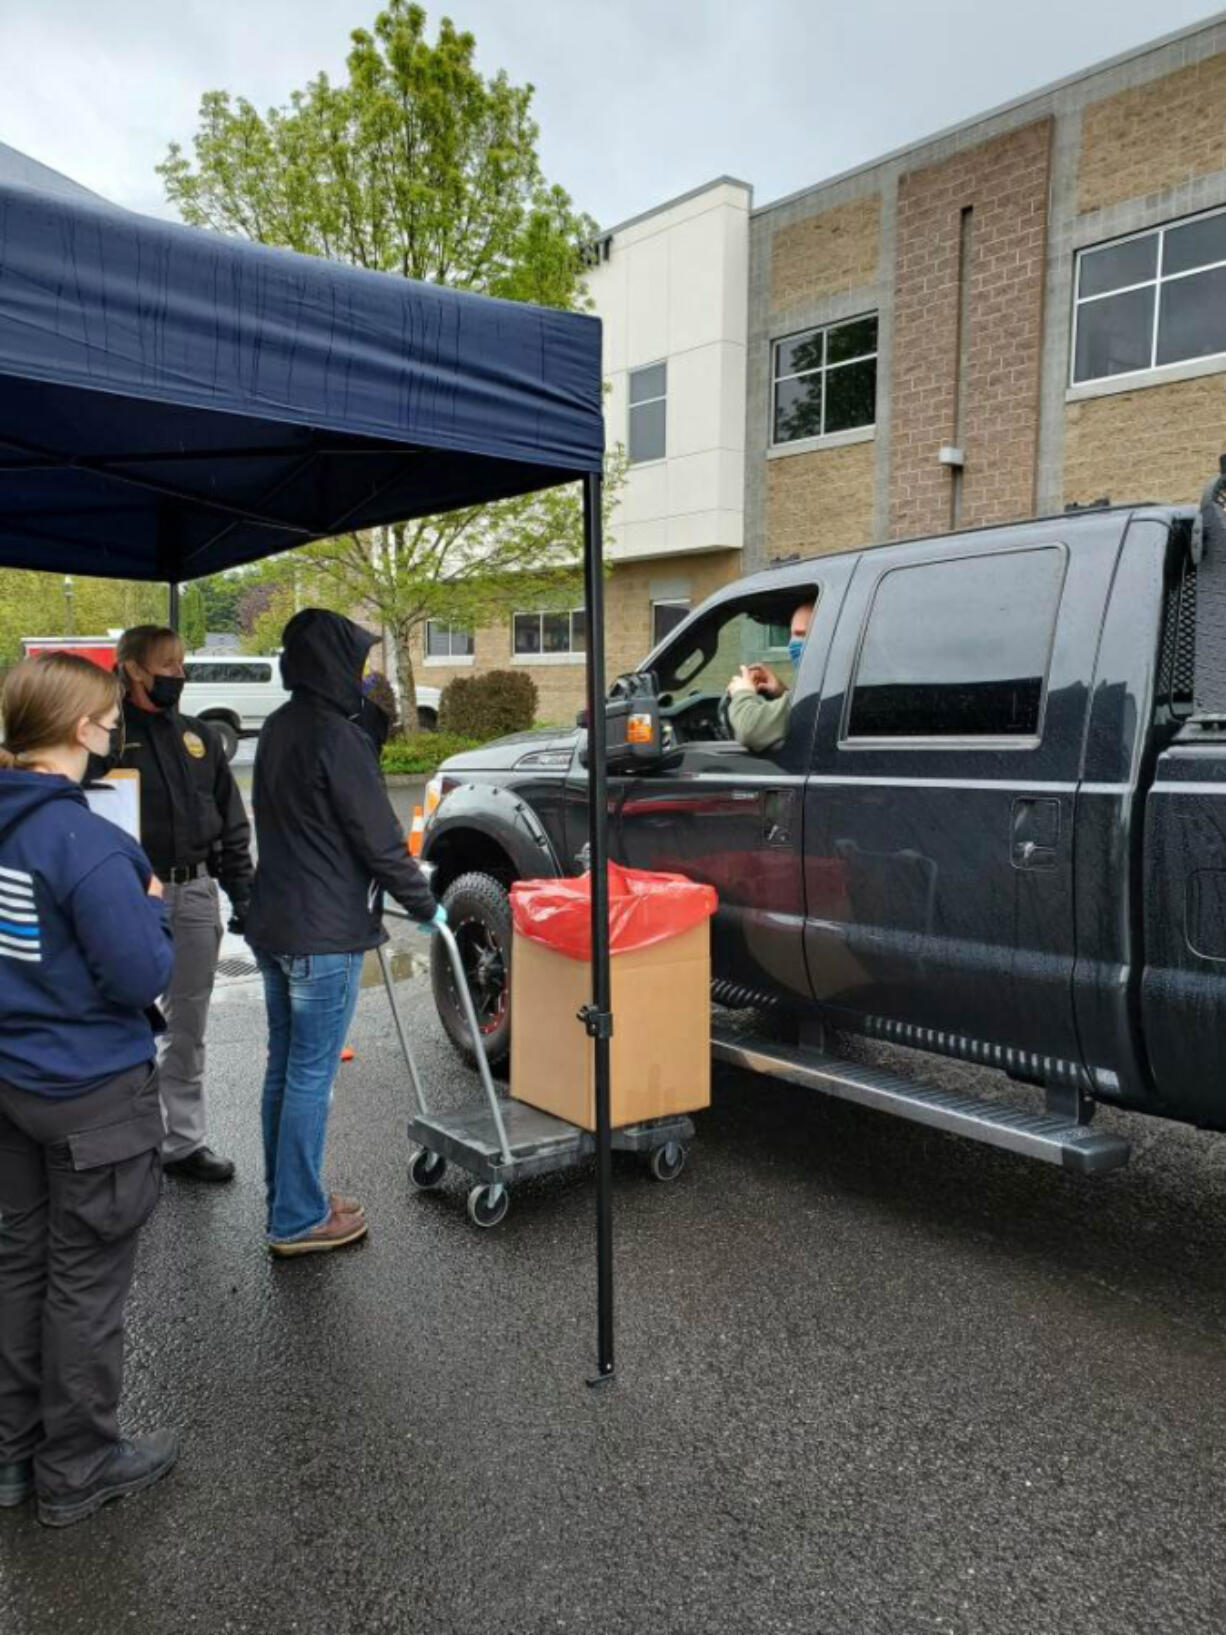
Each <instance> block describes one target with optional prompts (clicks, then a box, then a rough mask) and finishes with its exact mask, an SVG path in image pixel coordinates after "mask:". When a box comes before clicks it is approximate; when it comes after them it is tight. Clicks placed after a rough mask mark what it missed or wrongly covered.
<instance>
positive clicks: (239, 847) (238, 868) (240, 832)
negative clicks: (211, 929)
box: [210, 735, 255, 913]
mask: <svg viewBox="0 0 1226 1635" xmlns="http://www.w3.org/2000/svg"><path fill="white" fill-rule="evenodd" d="M210 736H211V735H210ZM210 748H212V749H213V750H214V752H215V756H216V759H215V761H214V770H213V799H214V800H215V801H216V803H217V810H218V812H219V813H220V815H221V824H222V828H221V838H220V839H219V840H218V842H217V878H218V879H219V880H220V881H221V883H222V885H223V886H224V887H225V892H226V896H227V897H229V899H230V901H231V902H232V903H233V904H234V907H235V909H236V910H237V911H238V912H239V913H241V912H242V911H243V909H244V908H245V907H246V905H247V903H248V902H249V901H250V898H251V877H252V875H253V873H254V872H255V871H254V869H253V868H252V864H251V824H250V823H249V822H248V820H247V809H246V807H245V806H244V805H243V797H242V795H241V793H240V792H239V787H238V785H237V784H236V783H235V781H234V774H233V773H232V772H231V771H230V763H229V761H227V760H226V757H225V752H224V750H223V749H222V747H221V744H220V742H219V741H218V740H217V739H216V738H214V739H213V740H212V743H211V745H210Z"/></svg>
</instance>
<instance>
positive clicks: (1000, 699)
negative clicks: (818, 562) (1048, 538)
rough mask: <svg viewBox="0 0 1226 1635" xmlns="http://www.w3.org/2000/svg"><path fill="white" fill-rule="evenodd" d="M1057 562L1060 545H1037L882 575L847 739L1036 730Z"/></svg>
mask: <svg viewBox="0 0 1226 1635" xmlns="http://www.w3.org/2000/svg"><path fill="white" fill-rule="evenodd" d="M1064 565H1065V553H1064V551H1063V550H1062V549H1061V548H1060V547H1058V546H1047V547H1044V548H1042V549H1040V550H1031V551H998V552H994V553H993V554H992V555H990V556H978V557H964V558H962V559H961V560H954V561H948V562H927V563H921V564H919V565H918V566H916V567H911V568H895V569H893V570H892V571H891V572H889V573H887V574H885V575H884V576H883V577H882V579H881V582H880V583H879V584H878V586H877V590H876V593H875V595H874V597H873V603H872V607H871V609H870V611H869V616H868V624H867V627H866V629H865V632H864V637H863V640H862V642H861V647H860V657H859V661H858V663H857V665H856V676H855V681H854V684H853V688H852V695H851V709H850V713H849V718H848V728H847V736H848V738H850V739H865V738H876V739H880V738H894V739H900V738H901V739H920V738H923V739H933V738H993V739H1002V738H1006V739H1016V738H1030V739H1036V738H1037V737H1038V736H1039V730H1040V722H1041V719H1042V713H1043V712H1042V705H1043V693H1044V689H1045V687H1046V685H1047V670H1048V664H1049V661H1050V658H1051V649H1052V641H1053V638H1054V635H1055V628H1056V613H1057V610H1058V609H1059V606H1060V592H1061V590H1062V588H1063V585H1064Z"/></svg>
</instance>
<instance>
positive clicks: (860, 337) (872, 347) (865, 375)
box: [772, 313, 877, 443]
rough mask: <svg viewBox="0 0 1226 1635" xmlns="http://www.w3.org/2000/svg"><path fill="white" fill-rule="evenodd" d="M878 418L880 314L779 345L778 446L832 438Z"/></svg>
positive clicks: (776, 388) (813, 331)
mask: <svg viewBox="0 0 1226 1635" xmlns="http://www.w3.org/2000/svg"><path fill="white" fill-rule="evenodd" d="M876 418H877V315H876V313H873V315H872V316H871V317H868V318H853V319H851V321H850V322H849V323H845V324H829V325H827V327H826V328H825V329H807V330H806V331H805V332H804V334H803V335H789V336H788V337H787V338H786V340H782V341H776V342H775V386H774V430H773V432H772V441H773V442H775V443H795V442H797V441H799V440H800V439H801V438H804V437H829V436H830V435H831V433H833V432H838V431H856V430H858V429H859V428H861V427H864V426H872V425H873V424H874V423H875V421H876Z"/></svg>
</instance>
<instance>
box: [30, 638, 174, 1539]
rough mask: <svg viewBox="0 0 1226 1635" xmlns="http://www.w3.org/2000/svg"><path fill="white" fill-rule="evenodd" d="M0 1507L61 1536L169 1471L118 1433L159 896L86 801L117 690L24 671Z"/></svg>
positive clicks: (86, 672)
mask: <svg viewBox="0 0 1226 1635" xmlns="http://www.w3.org/2000/svg"><path fill="white" fill-rule="evenodd" d="M0 714H2V716H3V734H4V738H3V747H0V1506H17V1505H19V1504H21V1503H23V1502H24V1501H25V1500H26V1499H27V1498H30V1497H31V1496H33V1495H35V1494H37V1499H38V1518H39V1520H40V1521H42V1522H44V1523H46V1524H47V1525H48V1526H51V1527H64V1526H67V1525H69V1524H70V1523H72V1522H75V1521H80V1520H82V1519H83V1518H84V1517H86V1516H89V1515H92V1514H93V1513H94V1511H96V1510H98V1509H99V1508H100V1507H101V1506H102V1505H104V1504H106V1503H107V1502H108V1501H109V1500H111V1499H117V1498H123V1497H124V1496H126V1495H127V1494H130V1493H135V1492H138V1491H139V1490H140V1489H141V1488H144V1487H148V1486H150V1485H151V1483H153V1482H155V1481H157V1480H158V1478H159V1477H160V1476H162V1475H164V1474H165V1473H166V1471H168V1470H169V1469H170V1467H171V1466H172V1465H173V1464H174V1461H175V1458H176V1457H177V1453H178V1443H177V1439H176V1437H175V1436H174V1435H173V1434H172V1433H170V1432H165V1431H163V1432H158V1433H156V1434H154V1435H152V1436H148V1437H145V1438H142V1439H140V1440H127V1439H125V1438H124V1437H122V1436H121V1435H120V1431H119V1425H118V1417H117V1415H118V1407H119V1395H120V1385H121V1376H122V1369H123V1313H124V1303H125V1301H126V1299H127V1294H128V1288H129V1286H130V1284H131V1281H132V1269H133V1265H134V1262H135V1256H136V1240H137V1235H138V1233H139V1231H140V1228H141V1226H143V1224H144V1223H145V1221H146V1220H147V1219H148V1218H149V1216H150V1214H152V1212H153V1207H154V1205H155V1204H156V1202H157V1198H158V1193H159V1190H160V1186H161V1147H162V1137H163V1121H162V1111H161V1104H160V1101H159V1099H158V1084H157V1067H156V1057H155V1051H154V1043H153V1023H152V1021H151V1014H152V1015H153V1016H156V1011H155V1010H154V1009H153V1007H154V1003H155V1001H156V999H157V996H158V995H159V994H160V993H162V992H163V991H164V990H165V988H166V985H167V983H168V982H169V980H170V971H171V965H172V963H173V949H172V944H171V938H170V932H169V930H168V928H167V923H166V913H165V910H164V908H163V905H162V902H161V887H160V885H159V884H158V882H157V880H156V879H155V878H154V876H153V872H152V869H151V867H150V864H149V860H148V858H147V857H146V856H145V854H144V852H143V851H142V850H141V848H140V847H139V846H138V845H137V844H136V842H135V841H134V840H132V839H131V838H130V837H129V836H128V835H126V834H125V833H124V831H123V830H122V829H120V828H118V827H117V826H116V825H115V824H113V823H108V822H107V821H106V819H105V818H102V817H99V816H97V815H96V814H95V813H93V812H91V811H90V809H89V807H88V805H87V804H86V801H85V796H84V795H83V794H82V791H81V781H82V779H83V778H84V777H85V776H86V773H87V770H89V771H97V772H101V771H103V770H106V769H109V767H111V766H113V765H114V764H115V763H116V761H117V760H118V758H119V755H120V754H121V753H122V732H123V728H122V725H121V721H122V717H121V714H120V692H119V686H118V682H117V680H116V678H115V677H114V676H112V675H109V674H108V673H107V672H106V671H104V670H101V669H99V668H98V667H97V666H96V665H93V664H90V663H89V662H88V661H87V660H85V659H81V658H75V657H72V656H71V655H68V654H52V655H49V656H47V657H45V658H41V659H33V660H27V661H26V662H25V663H24V664H19V665H18V666H17V667H16V669H14V670H13V671H12V672H11V673H10V675H9V677H8V680H7V681H6V683H5V686H4V693H3V699H2V701H0Z"/></svg>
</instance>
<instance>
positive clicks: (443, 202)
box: [158, 0, 595, 307]
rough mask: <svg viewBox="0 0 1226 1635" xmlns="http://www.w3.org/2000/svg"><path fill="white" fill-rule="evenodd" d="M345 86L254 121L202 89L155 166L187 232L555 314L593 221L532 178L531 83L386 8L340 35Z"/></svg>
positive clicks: (327, 87)
mask: <svg viewBox="0 0 1226 1635" xmlns="http://www.w3.org/2000/svg"><path fill="white" fill-rule="evenodd" d="M350 39H351V46H350V51H349V56H348V77H347V79H346V80H345V81H344V83H342V84H333V83H332V81H331V80H330V79H329V78H328V76H327V75H326V74H319V75H318V76H317V77H316V78H315V79H313V80H311V82H310V83H309V84H308V85H307V86H306V88H305V89H303V90H300V91H295V92H294V94H293V95H292V96H291V98H290V101H289V104H288V106H286V107H283V108H272V109H269V111H268V112H267V113H264V114H261V113H260V112H259V111H258V109H256V108H255V107H254V105H253V104H252V103H251V102H249V101H248V100H247V99H246V98H245V97H234V96H232V95H231V94H230V93H229V92H228V91H210V92H208V93H207V94H206V95H205V97H204V98H203V100H202V102H201V105H200V128H199V130H198V131H197V133H196V137H195V139H194V144H193V146H194V153H195V164H194V166H193V164H192V163H191V162H190V161H189V160H188V159H187V157H186V156H185V155H184V153H183V151H182V149H181V148H180V147H179V145H178V144H177V143H176V144H173V145H172V146H171V149H170V152H169V154H168V155H167V158H166V159H165V160H164V162H163V163H162V164H161V165H159V166H158V173H159V175H160V176H161V177H162V179H163V183H164V185H165V189H166V194H167V197H168V198H169V199H170V201H171V202H172V203H173V204H175V205H176V206H177V207H178V209H179V212H180V214H181V215H182V216H183V219H184V220H185V221H187V222H190V223H191V224H192V225H193V226H197V227H212V228H215V229H218V230H219V231H221V232H227V233H239V234H242V235H244V236H246V237H247V238H251V239H255V240H257V241H258V242H259V243H261V244H277V245H281V246H283V247H285V248H288V249H292V250H300V251H303V252H305V253H306V254H308V255H320V256H326V257H328V259H330V260H334V261H348V262H351V263H352V264H353V265H355V266H359V267H366V268H368V269H370V270H372V271H376V272H387V273H399V274H400V275H401V276H402V277H404V278H418V279H424V280H426V281H428V282H430V283H438V284H449V285H451V286H452V287H453V288H455V289H464V290H475V291H478V292H480V293H483V294H487V295H499V296H505V297H507V298H508V299H510V300H516V301H537V302H541V303H543V304H544V305H547V306H558V307H570V306H573V305H575V304H576V302H577V301H578V300H579V299H580V298H581V296H582V279H581V267H580V262H579V257H578V254H577V251H578V247H579V245H580V244H581V243H582V242H583V241H584V240H585V239H586V238H589V237H591V236H592V234H593V232H594V230H595V224H594V223H593V222H592V221H591V220H590V219H588V218H587V217H584V216H581V215H579V214H577V213H576V212H575V211H574V209H573V208H572V205H571V201H570V199H569V198H568V196H567V195H566V193H565V192H563V190H562V189H561V188H560V187H551V186H550V185H549V184H548V183H547V182H546V180H545V178H544V177H543V175H542V173H541V168H540V162H539V160H538V158H537V152H536V143H537V137H538V134H539V131H538V127H537V125H536V122H535V121H534V120H533V118H532V113H531V106H532V96H533V88H532V86H530V85H523V86H516V85H512V84H511V82H510V81H509V80H508V78H507V76H506V74H505V73H502V72H500V73H497V74H495V75H493V76H492V78H489V79H486V78H484V77H483V76H482V75H481V73H480V72H479V71H478V69H477V68H476V66H475V62H474V57H475V52H476V41H475V39H474V37H473V35H471V34H469V33H465V32H462V31H460V30H458V29H457V28H456V27H455V25H454V24H453V23H452V22H451V21H450V19H448V18H446V17H444V18H443V19H442V21H441V22H440V24H439V28H438V37H437V39H436V40H435V41H434V42H433V43H431V41H430V40H429V39H428V38H427V33H426V13H425V10H424V9H423V8H422V7H421V6H419V5H412V4H409V3H408V0H390V3H389V4H388V6H387V8H386V9H385V10H383V11H381V12H380V13H379V14H378V16H377V17H376V18H375V22H374V26H373V28H371V29H364V28H359V29H355V30H354V32H353V34H352V35H351V37H350Z"/></svg>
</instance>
